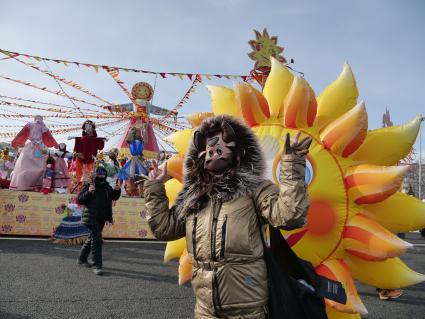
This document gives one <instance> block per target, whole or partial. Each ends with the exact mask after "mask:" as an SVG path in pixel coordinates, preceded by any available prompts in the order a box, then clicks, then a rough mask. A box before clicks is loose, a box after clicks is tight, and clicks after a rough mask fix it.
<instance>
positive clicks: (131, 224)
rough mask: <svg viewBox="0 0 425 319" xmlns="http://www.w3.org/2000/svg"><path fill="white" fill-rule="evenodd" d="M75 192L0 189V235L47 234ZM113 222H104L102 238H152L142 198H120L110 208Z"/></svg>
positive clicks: (64, 213) (51, 230)
mask: <svg viewBox="0 0 425 319" xmlns="http://www.w3.org/2000/svg"><path fill="white" fill-rule="evenodd" d="M75 197H76V195H75V194H48V195H44V194H42V193H37V192H19V191H10V190H0V235H20V236H46V237H47V236H48V237H50V236H51V235H52V234H53V232H54V230H55V229H56V227H58V226H59V224H60V223H61V221H62V219H63V218H64V217H65V216H66V210H65V207H66V205H67V204H68V202H69V201H70V200H72V199H73V198H75ZM113 212H114V213H113V216H114V224H113V225H108V224H107V225H105V229H104V231H103V236H104V238H122V239H154V236H153V235H152V233H151V231H150V229H149V226H148V223H147V220H146V211H145V210H144V200H143V199H141V198H130V197H128V198H126V197H122V198H121V199H120V200H119V201H117V202H116V203H115V206H114V207H113Z"/></svg>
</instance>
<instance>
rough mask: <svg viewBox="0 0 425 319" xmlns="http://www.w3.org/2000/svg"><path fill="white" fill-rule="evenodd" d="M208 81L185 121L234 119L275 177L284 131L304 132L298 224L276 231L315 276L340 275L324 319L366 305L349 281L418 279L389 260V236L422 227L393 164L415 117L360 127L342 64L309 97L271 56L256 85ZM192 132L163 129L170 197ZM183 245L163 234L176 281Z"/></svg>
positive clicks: (384, 284)
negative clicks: (339, 298)
mask: <svg viewBox="0 0 425 319" xmlns="http://www.w3.org/2000/svg"><path fill="white" fill-rule="evenodd" d="M208 89H209V91H210V94H211V98H212V111H213V113H200V114H195V115H191V116H189V117H188V120H189V121H190V123H191V124H192V126H193V127H194V128H195V127H196V126H198V125H199V124H200V123H201V122H202V120H203V119H204V118H206V117H209V116H213V115H218V114H229V115H233V116H235V117H238V118H240V119H242V120H244V121H245V122H246V123H247V125H249V126H250V127H251V128H252V130H253V131H254V132H255V134H256V135H257V137H258V139H259V142H260V145H261V147H262V149H263V151H264V154H265V157H266V160H267V164H268V167H269V169H268V173H269V178H270V179H272V180H273V181H275V182H276V183H277V182H278V180H279V176H278V175H277V174H279V171H280V170H279V167H278V166H279V159H280V158H281V152H282V150H283V141H284V136H285V134H286V133H287V132H289V133H291V135H292V136H293V135H295V133H296V131H301V132H302V135H301V139H302V138H304V137H305V136H311V137H312V138H313V143H312V145H311V147H310V153H309V155H308V161H307V174H306V179H307V183H308V191H309V196H310V209H309V212H308V218H307V224H306V225H305V227H303V228H302V229H297V230H294V231H292V232H283V234H284V236H285V237H286V239H287V241H288V243H289V245H290V246H291V247H292V249H293V250H294V251H295V252H296V253H297V254H298V256H299V257H300V258H303V259H305V260H308V261H310V262H311V263H312V264H313V265H314V266H315V268H316V271H317V272H318V273H319V274H321V275H324V276H326V277H328V278H330V279H334V280H337V281H340V282H342V283H343V285H344V287H345V290H346V292H347V297H348V300H347V303H346V304H345V305H342V304H338V303H335V302H332V301H329V300H326V304H327V313H328V316H329V318H360V314H366V313H367V310H366V308H365V306H364V305H363V303H362V301H361V299H360V298H359V296H358V294H357V290H356V287H355V284H354V280H353V279H357V280H359V281H361V282H363V283H366V284H369V285H371V286H374V287H379V288H387V289H392V288H401V287H406V286H410V285H414V284H417V283H419V282H422V281H424V280H425V276H424V275H421V274H419V273H417V272H414V271H412V270H410V269H409V268H408V267H407V266H406V265H405V264H404V263H403V262H402V261H401V260H400V259H399V258H398V257H399V256H400V255H401V254H402V253H403V252H405V250H406V249H407V248H409V247H410V246H411V245H410V244H409V243H407V242H405V241H403V240H401V239H400V238H398V237H397V236H396V235H395V234H394V233H396V232H408V231H410V230H417V229H420V228H423V227H425V204H424V203H422V202H420V201H419V200H417V199H416V198H414V197H411V196H408V195H406V194H403V193H401V192H399V189H400V185H401V183H402V181H403V178H404V175H405V173H406V172H407V169H408V167H407V166H398V164H399V162H400V160H401V159H403V158H404V157H406V155H407V154H408V153H409V152H410V151H411V148H412V145H413V143H414V141H415V139H416V136H417V134H418V130H419V126H420V118H419V117H418V118H416V119H414V120H413V121H411V122H410V123H407V124H405V125H401V126H392V127H388V128H383V129H377V130H372V131H368V120H367V113H366V109H365V105H364V103H363V102H359V103H358V102H357V98H358V90H357V85H356V81H355V78H354V75H353V73H352V71H351V68H350V66H349V65H348V64H345V65H344V67H343V70H342V73H341V74H340V76H339V77H338V78H337V79H336V80H335V81H334V82H333V83H331V84H330V85H329V86H328V87H327V88H326V89H325V90H324V91H323V92H322V93H321V94H320V96H319V97H318V98H317V99H316V95H315V93H314V91H313V90H312V88H311V87H310V86H309V84H308V83H307V81H306V80H305V79H304V78H302V77H297V76H295V75H293V73H292V72H290V71H289V70H288V68H287V67H285V66H284V65H283V64H282V63H281V62H279V61H278V60H276V59H273V58H272V63H271V72H270V75H269V76H268V78H267V81H266V82H265V85H264V89H263V92H260V91H258V90H257V89H255V88H254V87H253V86H251V85H250V84H248V83H237V84H235V86H234V88H233V89H230V88H226V87H219V86H209V87H208ZM192 132H193V130H190V129H189V130H183V131H179V132H176V133H174V134H173V135H171V136H169V137H168V141H169V142H170V143H172V144H173V145H174V146H175V147H176V149H177V151H178V153H179V155H178V156H175V157H173V158H171V159H170V160H169V161H168V173H169V174H170V175H171V176H173V177H174V178H173V179H171V180H169V181H168V182H167V183H166V190H167V195H168V196H169V198H170V203H172V202H173V201H174V199H175V197H176V194H177V192H178V191H179V190H180V187H181V183H180V182H181V181H182V164H183V157H184V155H185V152H186V150H187V148H188V145H189V143H190V141H191V139H192V134H193V133H192ZM185 247H186V243H185V239H184V238H183V239H180V240H177V241H175V242H170V243H168V245H167V248H166V252H165V257H164V260H165V262H167V261H169V260H171V259H173V258H178V257H180V266H179V283H180V284H182V283H183V282H185V281H187V280H190V278H191V260H190V257H189V256H188V254H187V252H186V250H185Z"/></svg>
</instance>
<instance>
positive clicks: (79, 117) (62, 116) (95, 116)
mask: <svg viewBox="0 0 425 319" xmlns="http://www.w3.org/2000/svg"><path fill="white" fill-rule="evenodd" d="M2 111H5V110H2ZM0 117H4V118H33V117H34V114H0ZM43 118H64V119H81V118H84V119H123V117H122V116H118V115H103V114H97V115H86V114H83V115H78V116H74V115H73V116H71V115H66V114H56V115H43ZM126 119H127V120H128V118H126Z"/></svg>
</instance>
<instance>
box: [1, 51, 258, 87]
mask: <svg viewBox="0 0 425 319" xmlns="http://www.w3.org/2000/svg"><path fill="white" fill-rule="evenodd" d="M0 52H1V53H3V54H4V55H6V56H7V58H16V57H19V56H23V57H25V58H28V59H34V60H36V61H52V62H55V63H61V64H63V65H65V66H68V65H76V66H78V67H80V66H81V65H83V66H85V67H88V68H92V69H93V70H95V71H96V72H98V70H99V68H103V69H109V70H116V71H124V72H136V73H145V74H153V75H159V76H160V77H161V78H164V79H165V78H167V77H169V76H172V77H178V78H179V79H181V80H183V79H184V78H187V79H189V80H190V81H192V78H193V77H194V76H202V77H206V78H207V79H208V80H211V79H212V78H218V79H220V78H226V79H242V81H244V82H245V81H247V80H249V79H250V76H248V75H234V74H206V73H198V74H195V73H181V72H162V71H161V72H156V71H148V70H142V69H130V68H123V67H117V66H108V65H101V64H91V63H82V62H76V61H67V60H62V59H49V58H45V57H40V56H36V55H30V54H24V53H18V52H12V51H7V50H2V49H0Z"/></svg>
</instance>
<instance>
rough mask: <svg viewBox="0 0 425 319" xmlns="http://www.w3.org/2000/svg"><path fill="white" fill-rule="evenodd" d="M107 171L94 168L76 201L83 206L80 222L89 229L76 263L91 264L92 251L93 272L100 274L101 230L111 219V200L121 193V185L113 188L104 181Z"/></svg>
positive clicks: (117, 197)
mask: <svg viewBox="0 0 425 319" xmlns="http://www.w3.org/2000/svg"><path fill="white" fill-rule="evenodd" d="M106 176H107V171H106V169H104V168H103V167H100V168H98V169H97V170H96V173H95V176H94V178H93V182H92V183H86V184H85V185H84V186H83V189H82V190H81V192H80V194H79V195H78V202H79V203H80V204H82V205H84V206H85V208H84V211H83V216H82V223H83V224H84V225H86V226H87V227H88V228H89V229H90V235H89V237H88V238H87V240H86V241H85V243H84V245H83V247H82V248H81V251H80V255H79V257H78V264H79V265H83V266H86V267H90V266H91V265H90V264H89V263H88V261H87V258H88V256H89V254H90V251H91V252H92V257H93V267H94V269H93V272H94V273H95V274H96V275H101V274H102V230H103V226H104V225H105V223H106V222H107V221H108V222H110V223H111V224H112V223H113V219H112V201H115V200H118V199H119V198H120V195H121V186H120V185H119V184H117V185H116V186H115V189H112V187H111V186H109V184H108V183H107V182H106Z"/></svg>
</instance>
